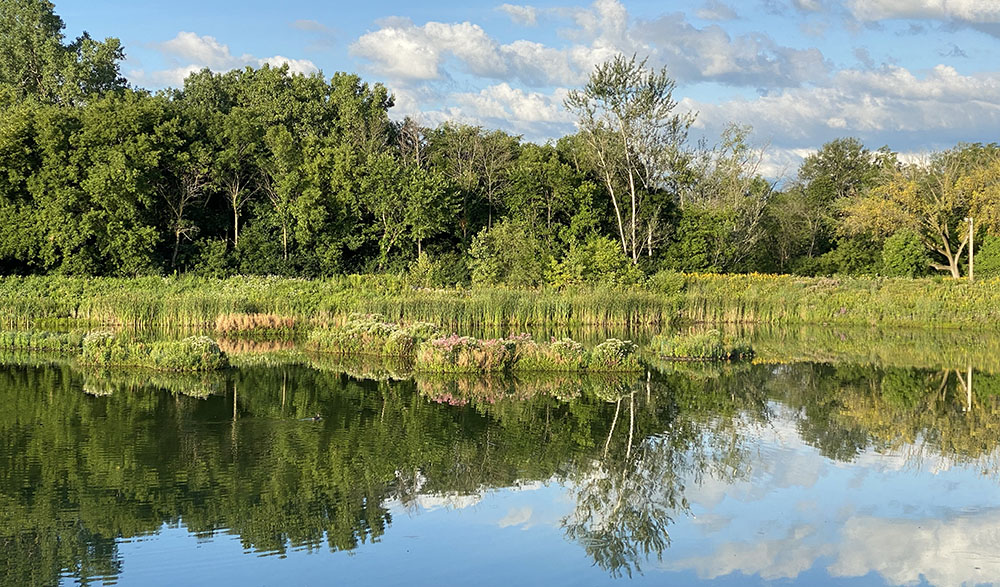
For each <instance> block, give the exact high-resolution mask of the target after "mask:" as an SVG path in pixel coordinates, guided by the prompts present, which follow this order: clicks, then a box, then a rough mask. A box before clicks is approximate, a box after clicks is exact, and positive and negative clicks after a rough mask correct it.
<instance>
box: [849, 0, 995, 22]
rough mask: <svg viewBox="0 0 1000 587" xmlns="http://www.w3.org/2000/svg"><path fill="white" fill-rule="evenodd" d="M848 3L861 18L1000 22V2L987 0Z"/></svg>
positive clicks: (867, 0) (852, 0) (853, 0)
mask: <svg viewBox="0 0 1000 587" xmlns="http://www.w3.org/2000/svg"><path fill="white" fill-rule="evenodd" d="M848 7H849V9H850V11H851V14H853V15H854V17H855V18H857V19H858V20H862V21H876V20H889V19H932V20H958V21H965V22H970V23H998V22H1000V3H997V2H991V1H988V0H850V2H848Z"/></svg>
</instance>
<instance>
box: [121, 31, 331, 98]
mask: <svg viewBox="0 0 1000 587" xmlns="http://www.w3.org/2000/svg"><path fill="white" fill-rule="evenodd" d="M156 48H157V49H159V51H160V52H161V53H163V54H164V55H165V56H166V57H167V59H168V61H169V62H172V64H173V67H169V68H167V69H163V70H158V71H152V72H146V71H145V70H133V71H131V72H129V77H130V78H131V79H132V81H134V82H138V83H140V84H148V85H152V86H154V87H163V86H174V87H179V86H181V85H183V84H184V78H186V77H187V76H188V75H189V74H190V73H192V72H195V71H199V70H201V69H204V68H206V67H207V68H209V69H211V70H213V71H228V70H230V69H236V68H240V67H246V66H251V67H262V66H263V65H265V64H267V65H271V66H280V65H285V64H287V65H288V69H289V70H290V71H291V72H292V73H303V74H309V73H315V72H317V71H319V68H318V67H316V65H315V64H314V63H313V62H312V61H309V60H308V59H290V58H288V57H283V56H281V55H275V56H273V57H263V58H258V57H254V56H253V55H250V54H249V53H244V54H242V55H233V54H232V52H231V51H230V49H229V46H228V45H225V44H223V43H220V42H219V41H218V40H217V39H216V38H215V37H211V36H208V35H204V36H202V35H198V34H196V33H192V32H188V31H181V32H180V33H178V34H177V36H176V37H174V38H173V39H170V40H169V41H165V42H163V43H159V44H158V45H156Z"/></svg>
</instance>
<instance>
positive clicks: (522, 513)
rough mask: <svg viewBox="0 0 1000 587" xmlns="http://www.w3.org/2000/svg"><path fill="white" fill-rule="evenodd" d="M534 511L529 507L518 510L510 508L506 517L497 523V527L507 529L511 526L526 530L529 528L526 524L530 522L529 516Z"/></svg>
mask: <svg viewBox="0 0 1000 587" xmlns="http://www.w3.org/2000/svg"><path fill="white" fill-rule="evenodd" d="M533 513H534V510H533V509H532V508H531V507H530V506H524V507H520V508H511V509H510V510H509V511H508V512H507V515H505V516H504V517H503V518H501V519H500V521H499V522H497V525H498V526H500V527H501V528H509V527H511V526H523V529H525V530H527V529H528V528H530V526H529V525H528V522H530V521H531V516H532V514H533Z"/></svg>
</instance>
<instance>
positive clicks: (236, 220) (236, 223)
mask: <svg viewBox="0 0 1000 587" xmlns="http://www.w3.org/2000/svg"><path fill="white" fill-rule="evenodd" d="M233 247H234V248H237V249H238V248H239V247H240V209H239V208H238V207H237V206H236V198H233Z"/></svg>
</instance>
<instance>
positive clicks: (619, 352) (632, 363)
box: [588, 338, 642, 371]
mask: <svg viewBox="0 0 1000 587" xmlns="http://www.w3.org/2000/svg"><path fill="white" fill-rule="evenodd" d="M638 348H639V347H638V345H636V344H635V343H634V342H632V341H631V340H618V339H617V338H609V339H608V340H606V341H604V342H602V343H601V344H599V345H597V346H596V347H594V350H592V351H591V352H590V361H589V363H588V369H589V370H590V371H638V370H641V369H642V364H640V363H639V358H638V357H637V356H636V351H637V350H638Z"/></svg>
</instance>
